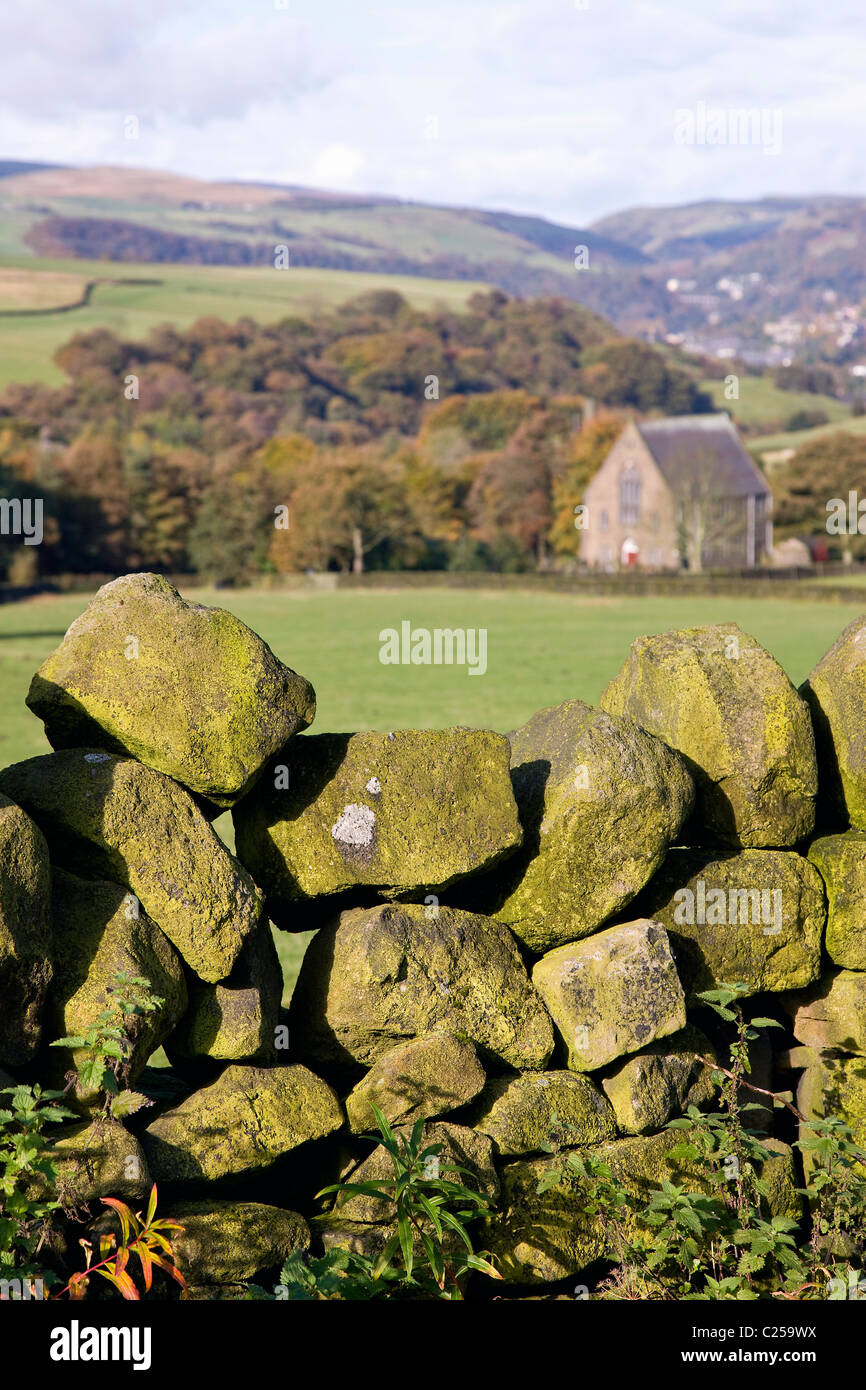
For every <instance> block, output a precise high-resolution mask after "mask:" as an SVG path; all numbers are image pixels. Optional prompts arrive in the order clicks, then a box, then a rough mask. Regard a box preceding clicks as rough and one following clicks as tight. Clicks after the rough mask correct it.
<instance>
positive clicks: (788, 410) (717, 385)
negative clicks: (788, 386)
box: [701, 376, 856, 449]
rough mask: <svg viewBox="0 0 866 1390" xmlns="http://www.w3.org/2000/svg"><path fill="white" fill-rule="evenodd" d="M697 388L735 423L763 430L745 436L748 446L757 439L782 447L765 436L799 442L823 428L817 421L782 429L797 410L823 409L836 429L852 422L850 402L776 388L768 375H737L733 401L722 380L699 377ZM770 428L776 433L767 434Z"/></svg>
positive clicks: (767, 445) (766, 446) (825, 428)
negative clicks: (811, 425) (800, 427)
mask: <svg viewBox="0 0 866 1390" xmlns="http://www.w3.org/2000/svg"><path fill="white" fill-rule="evenodd" d="M701 389H702V390H704V391H709V393H710V395H711V396H712V398H713V401H714V403H715V405H716V407H717V408H718V409H719V410H730V411H731V412H732V413H733V416H734V419H735V420H736V421H737V422H738V423H739V424H742V425H745V426H746V427H747V428H748V429H762V430H763V431H764V434H763V436H761V438H760V441H758V440H755V441H753V440H751V439H750V440H749V444H750V446H753V445H754V444H757V443H758V442H760V443H761V445H762V446H763V447H765V448H773V447H777V448H781V449H783V448H785V447H786V445H785V444H784V443H783V444H779V445H775V446H774V445H773V444H770V443H768V442H767V440H768V437H769V439H784V440H789V439H792V440H794V441H798V440H799V441H800V442H801V443H802V442H804V441H805V439H806V438H807V437H809V436H813V435H814V434H815V433H816V431H821V430H824V431H826V430H827V426H826V425H819V426H816V428H815V429H812V430H798V431H795V432H790V431H788V432H784V433H782V431H783V430H784V426H785V423H786V422H787V421H788V420H789V419H790V418H791V416H792V415H793V414H794V413H795V412H796V411H798V410H823V411H824V414H825V415H826V416H827V419H828V420H829V422H830V424H831V425H832V426H833V427H834V428H836V429H847V428H848V427H849V425H850V423H851V422H852V420H853V421H854V423H856V418H855V417H853V416H852V415H851V407H850V405H846V404H845V402H844V401H837V400H836V399H835V398H834V397H833V396H819V395H816V394H813V393H812V392H810V391H780V390H779V388H778V386H776V384H775V383H774V381H773V379H772V377H770V376H741V377H740V399H739V400H737V401H729V400H726V399H725V383H724V382H723V381H702V382H701ZM772 429H776V430H777V431H779V433H777V434H774V435H768V432H769V431H770V430H772Z"/></svg>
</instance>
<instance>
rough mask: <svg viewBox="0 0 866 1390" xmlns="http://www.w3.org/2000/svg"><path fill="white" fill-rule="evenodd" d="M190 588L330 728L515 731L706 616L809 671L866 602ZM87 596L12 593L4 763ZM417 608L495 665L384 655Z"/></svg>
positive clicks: (793, 671)
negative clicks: (46, 666) (292, 680)
mask: <svg viewBox="0 0 866 1390" xmlns="http://www.w3.org/2000/svg"><path fill="white" fill-rule="evenodd" d="M186 596H187V597H190V598H195V599H196V601H198V602H203V603H211V604H219V605H222V606H224V607H226V608H230V609H231V610H232V612H234V613H236V614H237V615H238V617H240V618H242V619H243V620H244V622H246V623H248V624H249V625H250V627H252V628H254V629H255V630H256V632H259V633H261V635H262V637H264V638H265V640H266V641H267V642H268V643H269V644H270V646H271V647H272V648H273V650H274V651H275V652H276V654H277V655H278V656H279V657H281V658H282V659H283V660H284V661H286V662H287V663H288V664H289V665H290V666H293V667H294V668H295V669H296V670H298V671H300V672H302V673H303V674H304V675H305V676H307V677H308V678H309V679H310V680H311V681H312V682H313V684H314V686H315V687H316V692H317V695H318V714H317V718H316V724H315V728H316V730H318V731H320V732H324V731H328V730H330V731H345V730H351V729H365V728H366V729H375V728H378V729H389V728H405V727H419V728H433V727H437V726H440V727H445V726H447V725H452V724H466V725H470V726H483V727H486V728H493V729H498V730H500V731H502V732H503V733H504V732H507V730H509V729H511V728H514V727H515V726H516V725H518V724H520V723H522V722H523V721H524V720H525V719H527V718H528V717H529V716H530V715H531V714H532V713H534V711H535V710H537V709H540V708H543V707H544V706H545V705H553V704H557V703H559V702H560V701H562V700H566V699H573V698H579V699H582V700H586V701H587V702H589V703H593V704H594V703H596V702H597V701H598V699H599V696H600V695H601V693H602V691H603V689H604V687H605V685H606V684H607V682H608V681H609V680H610V678H611V677H612V676H613V675H615V674H616V672H617V670H618V669H619V667H620V665H621V664H622V662H623V660H624V658H625V655H626V653H627V651H628V648H629V645H630V644H631V642H632V640H633V639H634V638H635V637H637V636H639V635H640V634H642V633H646V632H661V631H664V630H665V629H668V628H673V627H686V626H695V625H699V624H702V623H716V622H727V621H734V622H738V623H739V624H740V626H741V627H742V628H743V629H744V630H745V631H747V632H750V633H752V634H753V635H754V636H755V637H757V639H758V640H759V641H760V642H762V643H763V644H764V646H766V647H767V648H768V649H769V650H770V651H771V652H772V653H773V654H774V656H776V657H777V658H778V660H779V661H780V662H781V664H782V665H783V666H784V668H785V670H786V671H787V672H788V675H789V676H790V677H791V679H792V681H794V683H795V684H799V682H800V681H802V680H803V679H804V677H805V676H806V675H808V673H809V671H810V670H811V668H812V666H813V665H814V664H815V662H816V661H817V660H818V658H819V657H820V656H821V655H822V654H823V653H824V652H825V651H826V650H827V648H828V647H829V646H830V645H831V643H832V642H833V641H834V639H835V638H836V637H837V636H838V634H839V633H840V632H841V630H842V628H843V627H845V626H846V625H847V624H848V623H849V622H850V621H851V620H852V619H853V618H855V617H856V616H857V614H858V612H859V609H858V608H857V606H856V605H853V604H850V605H849V604H845V605H839V606H837V605H835V604H829V603H809V602H797V601H794V602H790V601H785V600H780V599H772V598H767V599H761V598H757V599H749V598H747V599H725V598H705V599H701V598H684V599H678V598H638V599H635V598H610V599H607V598H605V599H601V598H595V599H592V598H581V597H576V596H572V595H568V594H530V593H513V592H512V593H493V592H492V591H485V590H471V591H465V590H449V591H447V592H444V593H443V592H441V591H438V590H431V589H427V590H421V591H407V590H405V589H404V590H393V591H388V592H375V593H372V592H346V591H343V592H341V593H310V592H306V591H305V592H303V593H287V592H255V591H244V592H238V593H235V594H227V593H226V592H225V591H221V592H220V593H216V592H214V591H208V590H190V591H188V592H187V594H186ZM86 602H87V596H86V595H76V596H74V597H64V598H55V597H47V598H38V599H33V600H30V601H29V602H26V603H19V604H7V605H4V606H2V607H0V766H4V765H6V764H7V763H11V762H16V761H18V760H19V759H21V758H27V757H31V756H33V755H34V754H37V753H46V752H48V751H49V746H48V743H47V742H46V740H45V737H44V735H43V733H42V725H41V723H40V722H39V720H38V719H36V718H35V717H34V716H33V715H31V714H30V713H29V711H28V710H27V709H26V707H25V705H24V697H25V695H26V694H27V688H28V686H29V684H30V678H31V676H32V674H33V672H34V671H35V670H36V667H37V666H38V665H39V664H40V662H41V661H42V660H43V659H44V658H45V657H46V656H47V655H48V653H49V652H50V651H52V650H53V648H54V647H56V646H57V644H58V642H59V641H60V639H61V638H62V636H63V634H64V632H65V630H66V628H67V627H68V626H69V624H70V623H71V622H72V620H73V619H74V618H75V617H77V615H78V614H79V613H80V612H81V610H82V609H83V608H84V607H85V605H86ZM863 607H864V609H866V594H864V602H863ZM406 619H408V620H409V621H410V622H411V623H412V625H413V626H414V627H428V628H434V627H452V628H453V627H463V628H479V627H483V628H486V629H487V654H488V665H487V671H486V673H485V674H484V675H479V676H470V675H469V674H468V672H467V671H466V669H465V668H458V667H453V666H452V667H448V666H438V667H437V666H383V665H382V664H381V663H380V661H379V649H380V644H379V633H380V631H381V630H382V629H383V628H387V627H393V628H397V629H398V630H399V628H400V624H401V622H403V621H404V620H406ZM217 828H218V829H219V831H220V833H221V834H222V835H223V837H224V839H225V840H226V842H227V843H228V844H229V845H230V846H232V845H233V837H232V827H231V821H230V819H229V818H228V817H227V816H223V817H221V818H220V820H219V821H218V822H217ZM276 939H277V947H278V950H279V953H280V959H281V961H282V965H283V972H284V977H285V981H286V996H288V993H289V991H290V990H291V987H292V984H293V983H294V979H295V977H296V974H297V970H298V967H299V965H300V961H301V957H302V955H303V952H304V949H305V948H306V943H307V941H308V940H309V935H308V934H307V933H302V934H299V935H297V936H293V935H289V934H286V933H282V932H280V933H277V935H276Z"/></svg>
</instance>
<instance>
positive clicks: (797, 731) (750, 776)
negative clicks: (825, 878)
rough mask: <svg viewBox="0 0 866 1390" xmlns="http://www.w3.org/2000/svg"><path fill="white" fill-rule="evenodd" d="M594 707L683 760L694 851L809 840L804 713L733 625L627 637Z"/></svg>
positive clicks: (811, 818) (781, 675)
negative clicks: (620, 717)
mask: <svg viewBox="0 0 866 1390" xmlns="http://www.w3.org/2000/svg"><path fill="white" fill-rule="evenodd" d="M601 703H602V706H603V707H604V708H605V709H606V710H610V711H611V713H613V714H626V715H630V716H631V717H632V719H635V720H636V721H637V723H638V724H640V725H642V727H643V728H645V729H648V730H649V731H650V732H651V733H653V734H657V735H658V737H659V738H661V739H664V741H665V743H667V744H669V745H670V747H671V748H676V749H677V750H678V751H679V752H680V753H682V754H683V755H684V757H685V758H686V759H687V761H688V765H689V767H690V769H691V771H692V774H693V776H694V779H695V786H696V789H697V801H696V810H695V818H694V824H693V825H692V826H691V827H690V834H691V833H692V832H693V833H694V834H695V835H696V836H697V835H699V836H700V837H701V839H702V841H703V843H707V844H712V843H716V844H732V845H743V846H747V847H752V848H762V847H766V846H782V847H785V846H790V845H796V844H797V843H798V842H799V841H800V840H802V839H803V838H804V837H805V836H807V835H809V834H810V833H811V831H812V828H813V826H814V822H815V796H816V793H817V789H818V771H817V764H816V758H815V740H814V736H813V733H812V723H811V720H810V718H809V711H808V708H807V707H806V704H805V703H804V701H803V700H802V699H801V698H800V696H799V695H798V694H797V692H796V690H795V689H794V687H793V686H792V685H791V682H790V681H789V680H788V677H787V676H786V675H785V672H784V671H783V670H782V668H781V666H780V665H779V663H778V662H777V661H776V660H775V659H774V658H773V657H772V656H770V654H769V652H766V651H765V650H764V648H763V647H762V646H760V644H759V643H758V642H756V641H755V639H754V638H753V637H750V636H748V634H747V633H745V632H742V631H741V630H740V628H739V627H738V626H737V624H736V623H719V624H717V625H715V626H711V627H697V628H686V629H683V630H681V631H676V632H662V633H657V634H656V635H654V636H650V637H638V638H636V639H635V641H634V642H633V643H632V647H631V651H630V653H629V655H628V657H627V659H626V662H625V665H624V666H623V668H622V670H621V671H620V673H619V675H617V676H616V677H614V679H613V680H612V681H611V682H610V684H609V685H608V687H607V689H606V690H605V692H604V694H603V696H602V700H601ZM693 842H694V841H693Z"/></svg>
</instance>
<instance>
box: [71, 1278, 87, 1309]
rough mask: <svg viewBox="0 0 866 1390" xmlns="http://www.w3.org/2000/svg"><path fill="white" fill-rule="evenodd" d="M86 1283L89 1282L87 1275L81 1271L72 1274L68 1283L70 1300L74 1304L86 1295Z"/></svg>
mask: <svg viewBox="0 0 866 1390" xmlns="http://www.w3.org/2000/svg"><path fill="white" fill-rule="evenodd" d="M88 1282H89V1281H88V1278H87V1275H86V1274H85V1273H84V1272H83V1271H81V1272H80V1273H78V1274H73V1276H72V1278H71V1279H70V1281H69V1297H70V1299H74V1300H75V1302H79V1301H80V1300H81V1299H82V1298H83V1297H84V1295H85V1294H86V1293H87V1285H88Z"/></svg>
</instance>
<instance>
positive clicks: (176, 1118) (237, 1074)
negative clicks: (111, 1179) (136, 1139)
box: [142, 1066, 344, 1183]
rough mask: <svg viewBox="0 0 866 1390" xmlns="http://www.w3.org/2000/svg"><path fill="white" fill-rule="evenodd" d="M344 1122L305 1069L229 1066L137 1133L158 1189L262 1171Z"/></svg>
mask: <svg viewBox="0 0 866 1390" xmlns="http://www.w3.org/2000/svg"><path fill="white" fill-rule="evenodd" d="M343 1122H344V1115H343V1108H342V1106H341V1105H340V1102H339V1100H338V1099H337V1096H336V1095H335V1093H334V1092H333V1091H332V1090H331V1087H330V1086H329V1085H328V1084H327V1083H326V1082H324V1081H322V1080H321V1078H320V1077H318V1076H315V1075H314V1074H313V1072H311V1071H309V1070H308V1069H307V1068H306V1067H301V1066H279V1067H253V1066H229V1067H226V1069H225V1071H224V1072H222V1074H221V1075H220V1076H219V1077H218V1078H217V1080H216V1081H214V1082H213V1083H212V1084H211V1085H210V1086H205V1087H202V1089H201V1090H199V1091H194V1092H193V1093H192V1095H190V1096H188V1097H187V1098H186V1100H184V1101H182V1102H181V1104H180V1105H178V1106H177V1107H176V1108H175V1109H173V1110H168V1111H166V1112H165V1114H163V1115H160V1116H159V1118H158V1119H156V1120H154V1121H153V1123H152V1124H151V1125H149V1126H148V1128H147V1129H146V1130H145V1131H144V1134H143V1136H142V1143H143V1144H144V1149H145V1152H146V1154H147V1157H148V1162H149V1164H150V1169H151V1172H152V1173H153V1176H154V1178H155V1180H156V1181H157V1182H167V1183H184V1182H202V1181H213V1180H214V1179H217V1178H223V1177H225V1176H226V1175H228V1174H232V1175H237V1174H240V1173H251V1172H261V1171H264V1170H266V1169H268V1168H270V1167H272V1166H273V1165H274V1164H275V1163H276V1162H277V1160H278V1159H279V1158H281V1157H282V1155H283V1154H286V1153H289V1152H290V1151H291V1150H293V1149H297V1148H299V1147H300V1146H301V1145H302V1144H306V1143H308V1142H309V1141H310V1140H312V1139H321V1138H323V1137H324V1136H325V1135H327V1134H333V1133H334V1131H335V1130H338V1129H340V1128H341V1126H342V1124H343Z"/></svg>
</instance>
